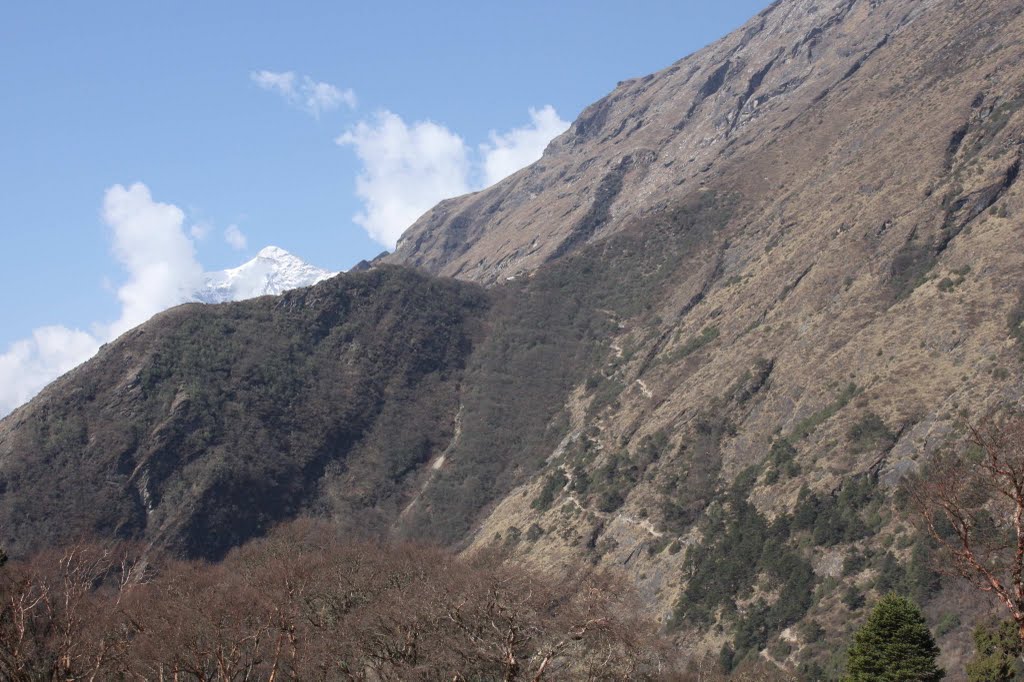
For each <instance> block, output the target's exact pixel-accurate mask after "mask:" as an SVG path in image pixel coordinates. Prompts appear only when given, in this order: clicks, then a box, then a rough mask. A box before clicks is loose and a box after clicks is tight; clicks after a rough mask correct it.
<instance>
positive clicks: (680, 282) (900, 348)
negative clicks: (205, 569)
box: [0, 0, 1024, 678]
mask: <svg viewBox="0 0 1024 682" xmlns="http://www.w3.org/2000/svg"><path fill="white" fill-rule="evenodd" d="M1021 35H1024V8H1022V7H1021V5H1020V3H1019V2H1016V0H842V1H837V0H828V1H826V2H811V1H810V0H806V1H805V0H782V1H781V2H778V3H776V4H775V5H773V6H772V7H770V8H769V9H767V10H765V11H764V12H763V13H762V14H761V15H759V16H758V17H755V18H754V19H753V20H752V21H751V22H750V23H748V24H747V26H745V27H743V28H742V29H741V30H739V31H737V32H736V33H734V34H732V35H730V36H728V37H727V38H725V39H723V40H722V41H719V42H718V43H716V44H714V45H712V46H710V47H708V48H706V49H705V50H702V51H701V52H699V53H697V54H695V55H692V56H690V57H687V58H686V59H683V60H682V61H680V62H678V63H677V64H675V65H673V66H672V67H670V68H669V69H666V70H665V71H662V72H660V73H658V74H654V75H652V76H649V77H646V78H641V79H637V80H633V81H629V82H625V83H622V84H620V85H619V86H618V88H617V89H616V90H615V91H614V92H613V93H612V94H611V95H609V97H607V98H605V99H604V100H602V101H600V102H598V103H597V104H595V105H593V106H592V107H590V108H588V109H587V110H586V111H585V112H584V113H583V114H582V115H581V116H580V118H579V119H578V120H577V121H576V122H575V123H574V124H573V126H572V127H571V128H570V130H569V131H568V132H567V133H565V134H564V135H563V136H561V137H560V138H558V139H556V140H555V141H554V142H553V143H552V144H551V146H550V147H549V149H548V151H547V153H546V154H545V156H544V158H543V159H541V161H540V162H538V163H537V164H534V165H533V166H531V167H529V168H527V169H524V170H523V171H521V172H519V173H518V174H516V175H514V176H512V177H510V178H508V179H506V180H504V181H502V182H501V183H499V184H497V185H495V186H494V187H492V188H490V189H487V190H484V191H483V192H479V193H476V194H474V195H470V196H467V197H462V198H459V199H453V200H451V201H447V202H443V203H442V204H440V205H439V206H438V207H436V208H435V209H434V210H433V211H431V212H430V213H428V214H427V215H425V216H424V217H423V218H422V219H421V220H420V221H419V222H417V223H416V224H415V225H413V226H412V228H410V230H409V231H408V232H407V233H406V235H405V236H404V237H403V239H402V240H401V242H400V243H399V247H398V249H397V250H396V252H395V253H394V254H392V255H390V256H387V257H385V258H383V259H378V261H377V262H376V264H375V267H374V268H373V269H371V270H370V271H369V272H364V273H358V274H352V275H345V276H342V277H339V278H337V279H335V280H331V281H329V282H325V283H321V284H319V285H317V286H316V287H313V288H311V289H308V290H303V291H302V292H294V293H291V294H287V295H285V296H284V297H282V298H279V299H261V300H260V301H254V302H250V303H246V304H236V305H231V306H225V307H199V306H195V307H185V308H182V309H178V310H176V311H173V312H171V313H168V314H167V315H165V316H164V317H162V318H160V319H158V320H155V321H153V322H152V323H151V324H149V325H147V326H144V327H143V328H141V329H140V330H138V331H136V332H132V333H131V334H130V335H128V336H126V337H125V338H124V339H122V340H121V341H119V342H118V343H116V344H113V345H112V346H111V347H110V348H108V349H107V350H106V351H105V352H104V353H102V354H101V355H100V357H99V358H97V359H96V360H95V361H93V362H92V363H90V364H88V365H86V366H85V367H83V368H82V369H80V370H78V371H76V372H74V373H72V374H70V375H68V376H67V377H65V378H64V379H62V380H60V381H59V382H57V383H56V384H54V385H53V386H51V387H50V388H49V389H48V390H47V391H45V392H44V393H43V394H42V395H41V396H40V397H39V398H38V399H36V400H35V401H33V402H32V403H30V404H29V405H28V406H26V407H25V408H22V409H21V410H18V411H16V412H15V413H14V414H12V415H11V416H10V417H9V418H8V419H6V420H4V421H3V422H0V514H2V523H0V527H2V528H3V529H4V534H3V537H2V538H0V539H2V541H3V542H5V543H8V544H9V545H10V546H11V547H12V548H13V549H14V550H15V551H16V552H17V551H22V550H24V549H26V548H30V547H34V546H38V545H40V544H45V543H47V542H52V541H56V540H60V539H65V538H67V537H69V536H71V535H73V534H74V532H76V531H77V530H79V529H87V530H92V531H98V532H104V533H108V532H109V533H113V532H116V533H121V534H126V535H136V536H140V537H144V538H146V539H149V540H151V541H152V542H154V543H157V544H160V545H162V546H166V547H170V548H173V549H177V550H179V551H184V552H185V553H192V554H199V555H205V556H217V555H218V554H219V553H220V552H222V551H223V550H224V549H226V548H227V547H229V546H230V545H232V544H234V543H236V542H238V541H240V540H242V539H245V538H246V537H250V536H253V535H257V534H259V533H260V532H262V529H263V528H265V526H266V525H267V524H268V523H271V522H273V521H274V520H277V519H279V518H287V517H289V516H293V515H296V514H305V513H310V514H319V515H326V516H331V517H333V518H335V519H338V520H340V521H342V522H345V523H349V524H351V525H352V526H354V527H361V528H364V529H367V528H368V529H370V530H372V531H375V532H380V533H392V534H395V535H404V536H413V537H416V538H421V539H422V538H429V539H434V540H438V541H441V542H445V543H449V544H451V545H453V546H456V547H461V548H467V547H468V548H471V549H474V548H481V547H490V546H492V545H494V544H495V543H497V544H498V545H500V546H502V547H504V548H505V549H506V550H507V551H509V552H510V554H511V556H513V557H515V558H516V559H517V560H521V561H526V562H533V563H536V564H540V565H544V566H550V567H558V568H562V569H565V568H567V567H568V568H569V569H570V570H571V567H573V566H577V565H579V564H580V563H583V562H586V563H597V564H605V565H608V566H615V567H619V568H622V569H623V570H625V571H626V572H627V573H628V574H629V575H630V576H632V578H633V579H634V580H635V582H636V584H637V585H638V586H639V588H640V589H641V592H642V594H643V595H644V597H645V599H646V600H647V601H648V603H649V604H650V608H651V613H652V614H653V617H655V618H657V619H659V620H660V621H661V622H663V623H665V624H666V625H667V626H668V627H671V628H673V631H674V632H676V633H677V636H678V637H679V640H680V643H681V645H682V648H683V650H685V651H688V652H690V653H693V654H695V655H699V654H701V653H703V652H714V653H716V654H717V653H718V651H719V650H720V649H721V648H722V647H723V645H727V647H728V648H727V649H726V650H727V651H732V652H733V653H734V654H735V659H736V660H737V661H738V660H740V659H742V658H743V657H744V656H748V655H749V656H762V657H767V658H771V659H772V660H774V661H776V662H777V663H779V664H780V665H784V666H786V667H788V668H790V669H793V670H802V671H803V673H804V674H805V675H806V676H808V677H810V678H813V677H814V676H816V675H827V674H828V671H829V670H831V669H833V667H834V666H835V664H836V660H835V658H834V652H835V651H836V650H838V647H837V646H835V645H836V644H837V643H838V642H841V641H844V640H845V638H846V637H847V636H848V634H849V631H850V630H851V628H852V627H853V626H854V625H855V624H856V622H857V619H858V618H859V617H860V616H861V615H862V610H861V608H860V607H859V606H858V597H861V596H864V595H869V596H870V595H874V594H877V593H881V592H884V591H886V590H888V589H897V590H900V591H907V592H911V593H913V594H914V595H915V596H916V597H917V598H919V599H921V600H923V601H924V602H926V604H927V609H928V614H929V617H931V618H933V619H935V621H937V620H938V619H939V618H940V617H941V616H943V615H944V614H945V613H948V612H953V611H958V610H959V611H963V612H964V613H965V614H967V615H965V616H964V618H963V619H962V622H961V625H959V626H958V627H951V628H950V629H948V630H947V632H946V634H945V635H944V638H943V640H942V644H943V647H944V651H945V655H946V656H947V659H948V661H950V662H956V661H958V660H962V658H963V657H964V655H965V651H966V647H967V635H968V632H969V629H970V626H971V620H970V617H969V615H970V613H971V611H970V609H969V608H968V609H967V610H965V611H964V610H963V606H962V604H960V605H959V606H955V604H956V601H957V600H958V599H960V600H961V602H963V601H965V600H964V599H963V598H962V597H961V596H958V593H957V591H956V588H955V585H954V584H953V583H949V582H947V583H945V584H944V585H942V584H940V583H939V582H938V581H937V579H936V578H935V576H934V574H933V573H932V571H931V568H930V566H929V564H928V554H929V548H928V547H927V545H926V543H923V542H922V540H921V538H920V537H919V534H918V533H917V532H916V531H915V530H914V528H913V527H912V524H911V523H910V520H909V518H908V516H907V514H906V513H904V512H902V511H900V509H899V507H898V500H897V499H896V498H897V496H895V495H894V486H895V485H896V483H897V482H898V481H899V479H900V477H901V475H902V474H903V473H904V472H906V471H909V470H913V469H915V468H917V467H918V466H919V464H920V462H921V461H922V458H926V457H927V456H928V454H929V453H931V452H933V451H934V450H935V449H936V448H938V447H941V446H942V445H943V444H944V443H946V442H947V441H949V440H950V439H955V438H956V433H955V429H956V424H957V420H958V419H960V418H962V417H963V416H970V415H977V414H980V413H981V412H983V411H985V410H987V409H989V408H992V407H995V406H998V405H1004V404H1007V403H1011V404H1012V403H1019V402H1020V400H1021V396H1022V395H1024V372H1022V368H1024V365H1022V362H1024V350H1022V348H1024V346H1022V344H1024V330H1022V328H1021V321H1022V320H1024V280H1022V273H1024V250H1022V249H1021V248H1020V244H1021V238H1022V236H1024V221H1022V216H1024V190H1022V185H1021V183H1020V182H1019V174H1020V164H1021V154H1022V149H1024V43H1022V42H1021V41H1020V36H1021ZM386 263H399V264H403V265H407V266H415V267H418V268H420V269H425V270H427V271H429V272H430V273H433V274H436V275H441V276H444V277H455V278H458V279H462V280H469V281H468V282H463V283H458V282H453V281H451V280H450V279H434V278H430V277H428V276H427V275H424V274H422V273H420V274H417V273H413V272H412V271H410V270H407V269H404V268H393V267H390V266H386V265H385V264H386ZM478 285H485V286H484V287H481V286H478ZM339 311H340V312H339ZM266 330H271V331H273V333H269V334H268V333H265V332H266ZM228 339H233V340H232V341H230V343H231V344H232V345H231V346H230V349H231V350H230V352H221V351H220V350H218V348H220V345H221V344H223V343H226V342H227V340H228ZM282 363H283V364H282ZM268 372H269V374H267V373H268ZM239 471H250V472H251V473H250V474H246V475H244V476H241V477H240V475H239ZM161 472H162V473H161ZM55 477H56V478H55ZM267 486H270V488H271V490H269V492H268V490H265V489H264V488H266V487H267ZM154 500H156V502H155V503H154ZM160 500H164V502H163V503H161V502H160ZM97 504H99V506H98V507H97V506H96V505H97ZM90 505H92V506H90ZM91 508H96V509H99V510H100V511H96V512H87V513H86V512H83V511H82V510H83V509H91ZM83 514H84V516H83ZM64 518H69V519H73V520H76V521H75V523H73V524H69V525H66V526H64V525H61V519H64ZM237 519H243V520H244V523H242V522H239V523H233V522H234V521H235V520H237ZM76 524H77V525H76ZM225 529H231V530H230V531H226V530H225ZM847 597H848V598H847ZM975 603H977V601H976V600H975ZM816 624H817V625H823V626H825V630H826V631H827V633H828V634H827V636H822V635H821V634H820V633H819V632H818V630H817V629H816Z"/></svg>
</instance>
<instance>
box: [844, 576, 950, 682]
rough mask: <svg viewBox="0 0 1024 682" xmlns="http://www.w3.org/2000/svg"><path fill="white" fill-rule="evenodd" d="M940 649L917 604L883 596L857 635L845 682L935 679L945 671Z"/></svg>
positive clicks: (890, 596) (926, 681) (892, 595)
mask: <svg viewBox="0 0 1024 682" xmlns="http://www.w3.org/2000/svg"><path fill="white" fill-rule="evenodd" d="M938 655H939V648H938V646H936V644H935V639H934V638H933V637H932V633H931V632H930V631H929V630H928V626H927V624H926V623H925V620H924V616H923V615H921V611H920V609H918V607H917V605H915V604H914V603H913V602H911V601H910V600H908V599H905V598H904V597H900V596H897V595H895V594H890V595H887V596H885V597H883V598H882V599H881V601H879V602H878V604H876V605H875V608H874V609H873V610H872V611H871V614H870V615H869V616H868V619H867V622H865V623H864V625H863V627H861V629H860V630H858V631H857V633H856V635H855V636H854V643H853V646H851V647H850V651H849V654H848V656H849V657H848V659H847V664H846V677H845V678H844V680H845V681H846V682H932V681H934V680H941V679H942V678H943V677H944V676H945V672H944V671H943V670H942V669H941V668H939V666H938V663H937V662H936V659H937V658H938Z"/></svg>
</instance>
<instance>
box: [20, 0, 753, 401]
mask: <svg viewBox="0 0 1024 682" xmlns="http://www.w3.org/2000/svg"><path fill="white" fill-rule="evenodd" d="M767 4H768V0H731V1H730V2H726V3H706V2H694V1H687V0H675V1H672V2H669V1H664V2H662V1H654V0H651V1H647V2H645V1H642V0H641V1H637V2H632V3H621V2H604V1H591V2H577V1H570V2H550V1H549V2H534V1H532V0H528V1H521V2H516V3H462V2H447V3H423V2H378V3H354V2H326V1H324V2H304V3H270V2H246V3H242V2H119V1H112V0H105V1H104V2H101V3H57V2H52V1H46V0H40V1H39V2H27V1H14V2H7V3H4V4H3V5H2V7H0V63H2V64H3V65H4V68H3V69H2V70H0V88H2V92H3V93H4V99H3V106H2V107H0V151H2V153H0V187H2V188H3V190H2V198H3V218H2V221H3V222H2V225H3V227H2V230H3V238H4V239H3V245H4V252H5V253H6V254H7V259H6V267H5V268H2V269H0V292H2V294H0V295H2V296H3V297H4V300H3V304H4V305H3V307H4V310H5V316H4V319H5V321H4V324H3V326H2V327H0V380H6V381H8V382H10V381H14V380H16V377H15V378H11V377H12V376H14V375H12V372H14V374H17V372H16V371H15V370H17V363H18V362H19V360H18V358H17V357H16V355H12V354H11V351H10V348H13V347H12V346H11V344H14V343H16V342H18V341H19V340H21V339H26V338H28V337H29V336H30V335H31V334H32V333H33V330H35V329H38V328H40V327H44V326H47V325H60V326H62V327H66V328H69V329H72V330H74V329H78V330H83V331H85V332H87V333H89V334H91V335H92V336H93V337H95V338H100V337H101V336H102V334H101V333H100V332H99V331H97V330H98V329H99V328H100V327H101V326H102V327H103V328H104V329H106V328H107V327H106V325H109V324H111V323H113V322H114V321H115V320H122V321H123V320H129V321H131V322H138V321H141V320H137V319H134V318H131V319H130V318H128V317H127V316H126V314H125V306H126V303H125V300H124V295H123V291H124V289H123V287H125V286H127V285H128V284H130V283H131V281H132V280H133V278H135V277H136V276H137V275H138V272H139V271H140V268H141V267H142V266H141V265H138V263H135V264H134V265H133V261H132V257H131V255H130V254H129V255H127V256H126V254H125V252H124V250H125V248H128V247H126V245H125V243H121V242H118V239H119V237H121V236H123V235H122V234H121V233H120V232H119V230H120V229H121V227H119V224H118V223H116V222H112V221H111V219H110V215H111V214H110V211H109V210H107V209H109V208H110V207H109V206H107V205H106V204H105V201H106V200H107V199H109V196H108V190H110V188H113V187H116V186H117V185H123V186H124V188H127V189H128V190H129V192H130V189H131V186H132V184H133V183H143V184H144V185H145V188H146V189H148V192H149V193H150V195H149V197H148V199H147V200H149V199H151V201H152V202H153V203H154V204H168V205H173V207H177V209H179V210H180V211H179V213H180V214H179V213H175V212H174V211H173V210H170V209H168V210H169V211H170V212H169V213H168V212H166V211H165V212H162V213H161V212H159V211H158V212H156V213H152V212H150V213H147V214H146V215H151V216H157V217H158V218H159V219H160V220H164V222H163V223H160V224H161V225H164V226H167V227H168V229H171V230H175V229H176V230H178V231H179V232H181V231H183V232H184V233H185V234H186V242H189V243H190V245H191V249H192V250H193V252H194V254H193V255H194V259H195V261H197V262H198V263H199V264H201V266H202V268H203V269H206V270H216V269H221V268H225V267H231V266H234V265H238V264H240V263H241V262H243V261H245V260H247V259H248V258H251V257H252V256H253V255H254V254H255V252H256V251H258V250H259V249H260V248H261V247H263V246H266V245H268V244H276V245H278V246H281V247H283V248H285V249H287V250H289V251H291V252H293V253H295V254H296V255H298V256H300V257H302V258H303V259H305V260H307V261H309V262H311V263H313V264H314V265H317V266H320V267H323V268H327V269H332V270H338V269H344V268H347V267H349V266H351V265H352V264H353V263H355V262H357V261H359V260H360V259H363V258H369V257H372V256H374V255H376V254H377V253H379V252H380V251H381V250H383V248H384V246H383V245H382V243H381V241H383V242H385V243H386V242H387V241H388V239H387V238H382V237H381V235H380V234H379V233H378V235H377V237H378V239H377V241H375V240H374V239H372V238H371V237H370V236H369V235H368V234H367V229H366V228H368V227H369V228H370V229H373V226H374V225H375V224H379V223H380V222H381V221H382V220H384V219H385V218H384V216H385V214H387V215H391V216H392V217H391V218H390V220H391V221H392V222H394V220H395V219H396V218H395V217H394V216H399V217H400V216H402V215H404V213H402V212H401V211H398V210H397V209H396V212H391V213H387V211H385V210H384V209H387V208H388V207H389V204H388V202H389V201H391V199H392V197H391V196H390V195H389V194H388V192H389V191H392V190H393V189H394V187H395V185H396V184H397V185H402V184H403V181H404V184H406V185H408V184H410V183H409V182H408V180H409V178H408V177H406V178H402V177H399V178H397V179H396V178H394V177H391V176H389V173H393V171H394V170H395V169H394V168H391V167H389V166H388V165H387V164H384V165H380V164H377V166H374V163H375V162H374V158H375V157H374V154H375V151H374V150H376V153H377V154H378V157H379V155H380V154H381V153H385V152H386V151H387V150H386V149H385V147H387V146H388V145H390V144H392V141H391V138H387V139H385V138H383V137H382V135H383V132H384V131H385V129H388V130H391V131H392V132H394V131H396V130H397V132H398V133H399V134H400V137H402V139H404V140H405V143H406V144H407V145H409V147H408V149H406V152H405V153H406V157H405V159H406V162H408V161H409V160H410V159H414V158H419V157H420V156H421V155H424V154H425V155H427V156H429V155H430V154H433V153H435V152H437V153H439V154H440V155H441V157H442V161H439V162H438V163H441V164H442V166H441V168H440V170H438V167H436V166H435V165H432V163H431V164H428V165H427V167H426V168H418V169H414V171H412V172H414V175H413V176H412V177H413V178H416V179H419V178H421V176H417V175H415V173H435V174H436V173H438V172H440V173H442V174H444V173H449V174H450V173H452V172H456V176H455V177H452V178H449V181H447V182H441V183H440V184H439V185H438V188H435V191H443V190H444V189H446V188H447V189H450V188H456V189H458V188H461V187H463V186H465V187H466V188H470V189H471V188H476V187H478V186H480V185H481V184H483V183H484V182H485V181H486V180H485V176H486V175H487V169H486V168H485V167H484V165H483V164H484V161H485V160H487V159H489V158H491V157H489V156H488V155H487V149H490V150H491V151H494V150H495V149H499V148H502V147H503V146H505V147H509V148H511V151H510V158H506V160H505V162H504V163H505V165H506V166H507V165H508V164H509V163H512V164H515V163H516V158H517V157H516V154H515V153H513V152H515V151H516V150H515V146H516V145H517V144H520V142H521V141H522V140H528V139H533V138H530V134H533V135H534V138H537V136H544V135H551V134H554V132H552V131H556V130H557V129H560V128H559V127H558V126H559V124H560V123H561V125H563V126H564V125H566V124H567V122H568V121H571V120H572V119H573V118H575V117H576V115H577V114H578V113H579V112H580V111H581V110H582V108H583V107H585V106H586V105H587V104H589V103H591V102H593V101H594V100H596V99H598V98H600V97H601V96H603V95H604V94H606V93H607V92H609V91H610V90H611V89H612V88H613V87H614V86H615V84H616V82H617V81H619V80H622V79H624V78H630V77H635V76H641V75H644V74H647V73H650V72H652V71H656V70H658V69H661V68H664V67H666V66H668V65H669V64H671V63H672V62H673V61H675V60H677V59H679V58H680V57H682V56H684V55H686V54H688V53H690V52H692V51H694V50H696V49H698V48H700V47H701V46H703V45H705V44H707V43H708V42H711V41H712V40H714V39H716V38H718V37H720V36H721V35H724V34H725V33H726V32H728V31H729V30H731V29H733V28H736V27H738V26H739V25H741V24H742V23H743V22H744V21H746V20H747V19H748V18H750V17H751V16H753V15H754V14H755V13H756V12H758V11H759V10H761V9H763V8H764V7H765V6H766V5H767ZM261 72H266V73H263V74H261ZM288 73H290V74H291V76H290V81H288V80H287V79H285V80H282V79H283V78H285V76H284V74H288ZM274 79H277V80H274ZM544 107H551V109H545V108H544ZM531 109H532V110H533V113H534V118H531ZM382 112H389V113H387V114H384V113H382ZM389 116H390V117H392V118H387V117H389ZM545 117H546V118H545ZM428 121H429V122H431V124H430V125H429V126H428V125H426V124H425V123H424V122H428ZM389 123H390V124H393V125H392V126H391V128H387V125H388V124H389ZM417 124H421V125H420V126H419V127H417ZM516 129H520V131H521V133H522V135H519V136H515V135H508V133H509V131H513V130H516ZM360 131H361V132H360ZM531 131H532V133H531ZM492 132H496V133H497V134H498V135H499V136H502V135H505V137H498V138H496V139H495V138H492V137H491V134H492ZM339 142H341V143H340V144H339ZM536 142H537V140H536V139H533V142H532V143H531V144H536ZM524 144H525V143H524ZM382 145H383V146H382ZM460 145H461V146H460ZM480 145H490V146H489V147H488V148H485V149H481V148H480ZM506 151H509V150H507V149H506ZM452 154H454V155H455V157H457V158H455V157H452V156H451V155H452ZM460 155H461V156H460ZM497 156H500V155H497ZM497 156H496V157H495V158H497ZM453 158H454V161H453ZM452 163H455V165H456V166H458V164H460V163H462V164H468V168H466V169H461V170H458V171H452V166H451V164H452ZM505 170H507V169H505ZM459 174H461V175H459ZM499 174H500V173H499ZM361 176H362V177H363V178H364V180H366V179H367V177H369V179H370V180H371V181H372V182H371V183H370V184H371V186H370V187H369V189H367V188H366V187H364V188H363V191H358V190H357V182H358V179H359V178H360V177H361ZM389 183H390V184H389ZM416 184H417V185H419V184H422V183H416ZM426 184H429V183H426ZM424 191H426V190H424ZM374 192H376V194H374ZM428 194H429V193H428ZM118 196H121V197H122V198H123V197H125V196H127V194H124V195H118ZM140 196H141V195H137V196H135V198H136V199H138V198H139V197H140ZM418 200H419V201H423V200H425V198H424V197H419V198H418ZM368 201H370V202H371V206H369V207H368V206H367V202H368ZM396 201H398V205H397V206H398V208H404V209H405V211H406V213H407V212H408V211H409V210H411V208H415V206H416V205H417V204H415V202H413V204H412V205H411V208H410V205H408V204H409V200H407V201H406V204H402V203H401V202H402V198H399V199H397V200H396ZM373 202H377V203H376V204H373ZM374 205H376V206H377V208H378V209H380V210H379V211H377V212H376V213H375V212H374V210H373V206H374ZM105 206H106V209H105ZM105 210H107V212H106V213H105V212H104V211H105ZM368 211H369V214H368ZM378 213H379V214H380V215H378ZM357 215H363V216H364V217H363V218H362V219H361V220H358V219H354V216H357ZM168 221H169V222H168ZM175 221H177V222H175ZM375 221H376V222H375ZM360 223H362V224H360ZM230 226H235V227H234V230H235V239H234V242H235V244H234V247H233V246H232V245H230V244H229V243H228V240H227V239H225V231H226V230H228V228H229V227H230ZM132 229H138V230H140V231H142V234H143V235H144V234H145V230H149V229H154V228H151V226H149V225H148V224H142V223H139V224H138V225H136V226H135V227H133V228H132ZM389 229H390V231H391V232H394V228H393V227H392V228H389ZM239 235H241V236H244V246H243V244H242V241H243V240H242V239H240V238H238V237H239ZM136 236H138V235H136ZM136 243H137V240H136ZM175 243H176V244H177V245H178V246H181V247H182V248H186V249H187V248H189V244H185V243H182V242H181V240H180V239H178V240H177V241H176V242H175ZM133 268H134V269H133ZM52 343H53V344H55V345H56V346H60V344H61V343H62V341H61V339H60V338H59V337H55V338H54V339H53V340H52ZM5 349H8V350H7V353H6V355H7V358H6V361H7V365H6V367H7V370H6V374H5V370H4V366H3V364H2V363H3V362H4V354H5ZM51 350H53V351H54V352H56V351H59V348H57V349H51ZM12 368H14V369H12ZM4 411H6V410H4V409H3V404H2V396H0V413H2V412H4Z"/></svg>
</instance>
